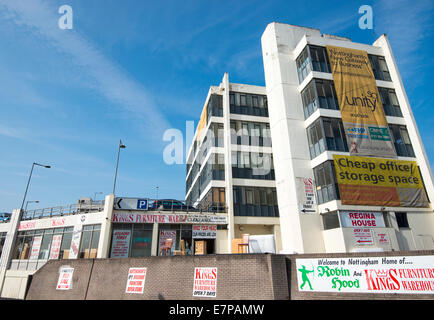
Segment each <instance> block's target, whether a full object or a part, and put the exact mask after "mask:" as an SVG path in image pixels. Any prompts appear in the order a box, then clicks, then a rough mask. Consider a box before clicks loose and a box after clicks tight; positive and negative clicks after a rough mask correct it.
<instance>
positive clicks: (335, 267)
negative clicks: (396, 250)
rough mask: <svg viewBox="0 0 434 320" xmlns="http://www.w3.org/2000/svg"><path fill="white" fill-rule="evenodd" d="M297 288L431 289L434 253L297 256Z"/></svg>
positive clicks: (340, 290)
mask: <svg viewBox="0 0 434 320" xmlns="http://www.w3.org/2000/svg"><path fill="white" fill-rule="evenodd" d="M296 267H297V280H298V290H299V291H302V292H335V293H345V292H348V293H349V292H352V293H389V294H390V293H404V294H433V293H434V256H393V257H391V256H389V257H352V258H312V259H297V260H296Z"/></svg>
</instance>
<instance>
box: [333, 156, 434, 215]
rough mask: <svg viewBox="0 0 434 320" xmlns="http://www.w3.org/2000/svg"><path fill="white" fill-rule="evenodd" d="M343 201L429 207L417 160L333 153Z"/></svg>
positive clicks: (344, 202)
mask: <svg viewBox="0 0 434 320" xmlns="http://www.w3.org/2000/svg"><path fill="white" fill-rule="evenodd" d="M333 161H334V166H335V171H336V182H337V183H338V186H339V193H340V198H341V201H342V204H348V205H368V206H388V207H399V206H400V207H428V198H427V196H426V193H425V189H424V186H423V182H422V178H421V175H420V172H419V168H418V166H417V163H416V161H406V160H391V159H381V158H371V157H356V156H343V155H336V154H334V155H333Z"/></svg>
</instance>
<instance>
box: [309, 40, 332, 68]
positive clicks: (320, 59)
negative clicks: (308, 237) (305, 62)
mask: <svg viewBox="0 0 434 320" xmlns="http://www.w3.org/2000/svg"><path fill="white" fill-rule="evenodd" d="M309 50H310V56H311V59H312V65H313V70H314V71H319V72H328V73H330V72H331V69H330V63H329V60H328V55H327V50H326V48H324V47H317V46H309Z"/></svg>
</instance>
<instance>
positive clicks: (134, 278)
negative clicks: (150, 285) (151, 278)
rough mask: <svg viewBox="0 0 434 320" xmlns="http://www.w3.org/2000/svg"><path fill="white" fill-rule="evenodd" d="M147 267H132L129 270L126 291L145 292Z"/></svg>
mask: <svg viewBox="0 0 434 320" xmlns="http://www.w3.org/2000/svg"><path fill="white" fill-rule="evenodd" d="M145 280H146V268H130V269H129V270H128V280H127V288H126V289H125V293H143V292H144V290H145Z"/></svg>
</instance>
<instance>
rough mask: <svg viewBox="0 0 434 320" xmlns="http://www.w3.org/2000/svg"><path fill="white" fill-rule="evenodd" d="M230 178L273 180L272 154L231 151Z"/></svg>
mask: <svg viewBox="0 0 434 320" xmlns="http://www.w3.org/2000/svg"><path fill="white" fill-rule="evenodd" d="M231 157H232V178H242V179H261V180H274V177H275V176H274V166H273V155H272V154H269V153H256V152H250V153H249V152H241V151H232V155H231Z"/></svg>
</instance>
